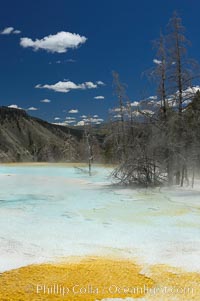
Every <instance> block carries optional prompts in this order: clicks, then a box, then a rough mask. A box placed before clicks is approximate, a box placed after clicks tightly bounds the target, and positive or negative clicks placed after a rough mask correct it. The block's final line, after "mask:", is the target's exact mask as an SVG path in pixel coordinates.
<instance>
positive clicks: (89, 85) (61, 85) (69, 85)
mask: <svg viewBox="0 0 200 301" xmlns="http://www.w3.org/2000/svg"><path fill="white" fill-rule="evenodd" d="M35 88H37V89H49V90H53V91H56V92H62V93H68V92H69V91H71V90H86V89H96V88H97V85H96V84H94V83H93V82H85V83H82V84H75V83H73V82H71V81H69V80H67V81H63V82H62V81H59V82H57V83H56V84H54V85H48V84H46V85H43V86H42V85H40V84H39V85H36V86H35Z"/></svg>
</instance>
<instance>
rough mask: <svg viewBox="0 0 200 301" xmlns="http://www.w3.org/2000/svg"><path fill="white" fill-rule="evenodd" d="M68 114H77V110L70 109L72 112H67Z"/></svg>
mask: <svg viewBox="0 0 200 301" xmlns="http://www.w3.org/2000/svg"><path fill="white" fill-rule="evenodd" d="M68 113H70V114H77V113H78V110H77V109H72V110H69V111H68Z"/></svg>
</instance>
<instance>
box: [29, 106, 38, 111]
mask: <svg viewBox="0 0 200 301" xmlns="http://www.w3.org/2000/svg"><path fill="white" fill-rule="evenodd" d="M37 110H38V108H35V107H30V108H28V109H27V111H37Z"/></svg>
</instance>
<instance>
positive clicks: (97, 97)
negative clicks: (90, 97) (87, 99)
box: [94, 95, 105, 99]
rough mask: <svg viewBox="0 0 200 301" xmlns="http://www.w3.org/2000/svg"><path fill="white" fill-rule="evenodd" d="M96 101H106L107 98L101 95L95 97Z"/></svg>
mask: <svg viewBox="0 0 200 301" xmlns="http://www.w3.org/2000/svg"><path fill="white" fill-rule="evenodd" d="M94 99H105V97H104V96H100V95H99V96H95V97H94Z"/></svg>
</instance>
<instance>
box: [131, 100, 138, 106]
mask: <svg viewBox="0 0 200 301" xmlns="http://www.w3.org/2000/svg"><path fill="white" fill-rule="evenodd" d="M139 104H140V103H139V102H138V101H134V102H132V103H131V107H137V106H139Z"/></svg>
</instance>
